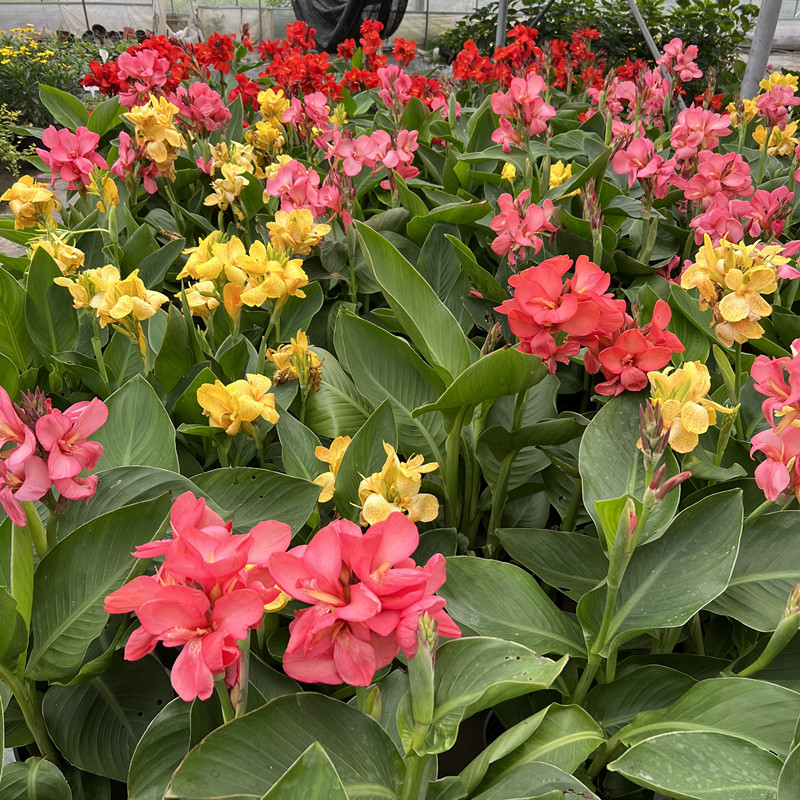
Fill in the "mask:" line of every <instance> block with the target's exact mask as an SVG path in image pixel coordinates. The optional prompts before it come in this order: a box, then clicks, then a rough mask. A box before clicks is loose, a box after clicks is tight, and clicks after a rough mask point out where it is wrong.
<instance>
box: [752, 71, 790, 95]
mask: <svg viewBox="0 0 800 800" xmlns="http://www.w3.org/2000/svg"><path fill="white" fill-rule="evenodd" d="M758 85H759V87H760V89H761V90H762V91H763V92H768V91H769V90H770V89H773V88H774V87H776V86H788V87H789V88H790V89H791V90H792V91H795V92H796V91H797V75H792V74H791V73H786V75H782V74H781V73H780V72H772V73H770V76H769V77H768V78H764V79H763V80H762V81H761V82H760V83H759V84H758Z"/></svg>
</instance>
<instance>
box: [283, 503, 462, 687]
mask: <svg viewBox="0 0 800 800" xmlns="http://www.w3.org/2000/svg"><path fill="white" fill-rule="evenodd" d="M418 543H419V534H418V532H417V529H416V526H415V525H414V523H413V522H411V521H410V520H408V519H407V518H406V517H404V516H403V515H402V514H397V513H396V514H391V515H390V516H389V517H388V518H387V519H386V520H384V521H383V522H380V523H378V524H377V525H373V526H372V527H371V528H370V529H369V530H368V531H367V532H366V534H363V535H362V533H361V529H360V528H359V527H358V526H356V525H354V524H353V523H351V522H347V521H346V520H337V521H336V522H333V523H331V524H330V525H328V526H326V527H325V528H323V529H322V530H320V531H319V532H318V533H317V534H316V535H315V536H314V538H313V539H312V540H311V542H310V543H309V544H308V545H301V546H300V547H296V548H294V549H293V550H290V551H289V552H288V553H285V554H284V553H276V554H275V555H274V556H273V557H272V558H271V559H270V564H269V568H270V571H271V573H272V575H273V577H274V578H275V581H276V583H277V584H278V586H280V587H281V589H283V591H285V592H286V593H287V594H288V595H290V596H292V597H294V598H295V599H297V600H300V601H302V602H306V603H309V604H310V605H311V607H310V608H307V609H303V610H302V611H299V612H297V613H296V616H295V619H294V621H293V622H292V623H291V625H290V626H289V632H290V638H289V645H288V647H287V649H286V653H285V655H284V661H283V665H284V669H285V670H286V673H287V674H288V675H290V676H292V677H294V678H295V679H297V680H300V681H303V682H307V683H308V682H315V683H330V684H336V683H348V684H350V685H351V686H368V685H369V684H370V682H371V681H372V678H373V676H374V674H375V671H376V670H377V669H380V668H381V667H382V666H385V665H386V664H388V663H390V662H391V661H392V659H394V657H395V656H396V655H397V653H398V651H399V649H401V648H402V649H403V651H404V653H405V654H406V655H407V656H409V657H411V656H413V654H414V652H415V651H416V637H415V636H414V637H411V636H409V630H410V629H412V628H413V630H414V631H416V627H417V624H418V620H419V617H420V615H421V614H422V613H424V612H425V611H427V612H428V613H429V614H431V616H433V618H434V619H436V621H437V623H438V625H439V633H440V635H442V636H450V637H454V636H459V635H460V631H459V630H458V628H457V627H456V626H455V625H454V624H453V622H452V621H451V620H450V618H449V617H448V616H447V614H446V613H445V612H444V610H443V609H444V601H443V600H441V598H438V597H435V596H434V594H433V592H435V591H436V590H437V589H438V588H439V587H440V586H441V585H442V583H443V582H444V560H443V559H442V558H441V556H434V557H433V558H432V559H431V560H430V561H429V562H428V563H427V564H426V565H425V567H424V568H423V567H419V566H417V565H416V564H415V563H414V561H413V560H412V559H411V558H410V556H411V553H413V552H414V550H416V548H417V545H418ZM412 638H413V639H414V641H413V642H412V641H411V639H412Z"/></svg>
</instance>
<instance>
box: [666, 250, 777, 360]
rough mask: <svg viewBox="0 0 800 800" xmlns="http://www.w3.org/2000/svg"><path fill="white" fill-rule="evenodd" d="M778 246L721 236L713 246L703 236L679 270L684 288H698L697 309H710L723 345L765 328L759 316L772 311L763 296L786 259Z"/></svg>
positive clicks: (772, 289) (774, 283) (757, 335)
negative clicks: (691, 258) (685, 266)
mask: <svg viewBox="0 0 800 800" xmlns="http://www.w3.org/2000/svg"><path fill="white" fill-rule="evenodd" d="M781 250H782V248H781V247H780V245H771V246H759V245H746V244H732V243H730V242H728V241H727V240H726V239H724V238H723V239H722V240H721V241H720V243H719V245H718V246H717V247H716V248H715V247H714V246H713V245H712V243H711V238H710V237H709V236H708V235H706V236H705V238H704V243H703V247H702V248H701V249H700V251H699V252H698V253H697V256H696V261H695V263H694V264H692V265H690V266H689V268H688V269H687V270H686V271H685V272H684V273H683V275H681V286H682V287H683V288H684V289H691V288H693V287H697V289H698V290H699V292H700V309H701V310H703V311H704V310H705V309H707V308H710V309H711V310H712V312H713V314H714V321H713V323H712V325H714V326H716V327H715V333H716V335H717V338H718V339H719V341H720V342H721V343H722V344H724V345H725V346H726V347H730V346H731V345H732V344H733V343H734V342H738V343H739V344H744V343H745V342H746V341H748V340H750V339H759V338H761V336H762V335H763V333H764V329H763V328H762V327H761V326H760V325H759V324H758V320H759V319H760V318H761V317H766V316H769V315H770V314H771V313H772V306H771V305H770V304H769V303H768V302H767V301H766V300H765V299H764V298H763V297H762V295H765V294H773V293H774V292H775V291H776V290H777V288H778V282H777V281H778V267H779V266H781V265H783V264H785V263H787V261H788V259H786V258H785V257H783V256H781V255H780V253H781Z"/></svg>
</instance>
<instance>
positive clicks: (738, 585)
mask: <svg viewBox="0 0 800 800" xmlns="http://www.w3.org/2000/svg"><path fill="white" fill-rule="evenodd" d="M798 583H800V511H778V512H776V513H773V514H765V515H764V516H763V517H761V518H760V519H758V520H756V521H755V522H753V523H752V524H751V525H748V526H747V527H746V528H745V529H744V530H743V531H742V541H741V543H740V545H739V556H738V557H737V559H736V566H735V567H734V568H733V575H732V576H731V580H730V583H729V584H728V588H727V589H726V590H725V592H724V593H723V594H722V595H720V596H719V597H718V598H717V599H716V600H715V601H714V602H713V603H712V605H711V610H712V611H714V613H716V614H723V615H725V616H726V617H733V618H734V619H738V620H739V622H742V623H744V624H745V625H747V627H748V628H753V629H755V630H757V631H774V630H775V628H776V627H777V625H778V622H780V619H781V615H782V614H783V611H784V609H785V608H786V600H787V598H788V597H789V593H790V592H791V591H792V589H794V587H795V586H797V584H798Z"/></svg>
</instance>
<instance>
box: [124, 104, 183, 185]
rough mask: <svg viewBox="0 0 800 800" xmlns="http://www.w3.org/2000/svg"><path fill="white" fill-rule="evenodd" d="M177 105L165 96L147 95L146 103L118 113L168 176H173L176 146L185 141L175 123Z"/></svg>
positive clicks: (181, 145)
mask: <svg viewBox="0 0 800 800" xmlns="http://www.w3.org/2000/svg"><path fill="white" fill-rule="evenodd" d="M177 113H178V108H177V106H174V105H173V104H172V103H170V102H169V101H168V100H167V99H166V98H165V97H154V96H153V95H151V96H150V99H149V100H148V102H147V103H145V104H144V105H141V106H136V107H134V108H132V109H131V110H130V111H129V112H128V113H127V114H123V115H122V116H123V117H124V118H125V119H127V120H128V121H129V122H132V123H133V125H134V126H135V128H136V143H137V144H138V145H139V146H142V145H144V148H145V151H146V153H147V155H148V156H149V157H150V158H151V159H152V160H153V162H154V163H155V164H156V166H157V167H158V171H159V172H160V173H161V174H162V175H163V176H164V177H165V178H167V179H168V180H172V181H174V180H175V161H176V159H177V158H178V150H180V148H181V147H183V146H184V145H185V142H184V139H183V136H181V134H180V132H179V131H178V129H177V128H176V127H175V122H174V119H175V115H176V114H177Z"/></svg>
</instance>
